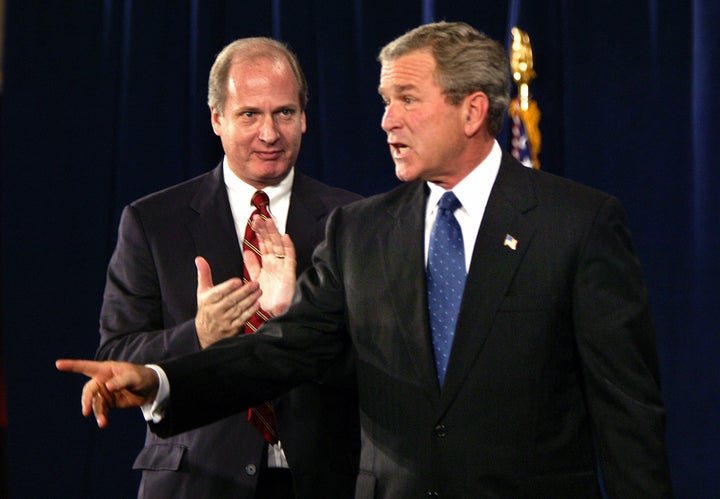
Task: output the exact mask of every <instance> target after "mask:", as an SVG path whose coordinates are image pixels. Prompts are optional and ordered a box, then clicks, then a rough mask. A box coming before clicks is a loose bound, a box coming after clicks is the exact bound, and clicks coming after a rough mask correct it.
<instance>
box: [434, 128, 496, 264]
mask: <svg viewBox="0 0 720 499" xmlns="http://www.w3.org/2000/svg"><path fill="white" fill-rule="evenodd" d="M501 160H502V150H501V149H500V144H498V143H497V141H495V143H494V144H493V147H492V149H491V150H490V154H488V156H487V157H486V158H485V159H484V160H483V162H482V163H480V164H479V165H478V166H476V167H475V169H474V170H473V171H471V172H470V173H469V174H468V176H467V177H465V178H464V179H462V180H461V181H460V182H459V183H458V184H457V185H456V186H455V187H454V188H453V189H452V192H454V193H455V196H456V197H457V198H458V201H460V204H461V205H462V206H461V207H460V208H458V209H457V210H456V211H455V218H456V219H457V221H458V224H460V230H462V235H463V245H464V247H465V248H464V249H465V271H468V270H469V269H470V260H471V259H472V254H473V249H474V248H475V240H476V239H477V233H478V230H479V229H480V224H481V223H482V219H483V216H484V215H485V207H486V206H487V202H488V199H489V198H490V191H491V190H492V186H493V184H494V183H495V178H496V177H497V174H498V170H499V169H500V161H501ZM427 185H428V187H429V188H430V195H429V196H428V200H427V206H426V208H425V265H426V266H427V254H428V247H429V246H430V231H431V230H432V226H433V223H435V216H436V214H437V204H438V202H439V201H440V198H441V197H442V195H443V194H445V192H446V191H445V189H443V188H442V187H440V186H439V185H436V184H433V183H432V182H428V183H427Z"/></svg>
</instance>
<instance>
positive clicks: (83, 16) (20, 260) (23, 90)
mask: <svg viewBox="0 0 720 499" xmlns="http://www.w3.org/2000/svg"><path fill="white" fill-rule="evenodd" d="M440 19H446V20H451V21H455V20H463V21H466V22H469V23H470V24H472V25H474V26H476V27H477V28H478V29H480V30H483V31H485V32H486V33H488V34H489V35H491V36H492V37H494V38H497V39H500V40H503V41H505V40H507V38H508V33H509V27H511V26H512V25H514V24H517V25H519V26H520V27H521V28H523V29H525V30H526V31H527V32H528V33H529V34H530V36H531V40H532V43H533V49H534V54H535V69H536V71H537V73H538V77H537V79H536V80H535V81H534V82H533V83H532V84H531V91H532V93H533V95H534V98H535V99H536V100H537V101H538V104H539V107H540V109H541V111H542V113H543V114H542V120H541V122H540V127H541V131H542V133H543V145H542V151H541V153H540V159H541V162H542V168H543V169H544V170H547V171H550V172H553V173H557V174H560V175H564V176H566V177H569V178H572V179H575V180H578V181H580V182H583V183H587V184H590V185H592V186H595V187H598V188H600V189H603V190H605V191H608V192H610V193H612V194H615V195H616V196H618V197H619V198H620V199H621V200H622V201H623V203H624V204H625V207H626V208H627V211H628V214H629V217H630V222H631V227H632V229H633V232H634V239H635V243H636V246H637V250H638V252H639V255H640V258H641V260H642V263H643V265H644V268H645V272H646V278H647V282H648V287H649V291H650V298H651V301H652V306H653V311H654V316H655V319H656V324H657V341H658V350H659V356H660V361H661V367H662V381H663V388H664V393H665V399H666V402H667V407H668V443H669V449H670V460H671V468H672V474H673V482H674V485H675V491H676V495H677V497H688V498H700V497H716V496H717V493H718V476H717V475H718V470H720V389H719V388H720V374H719V371H718V368H717V365H718V364H717V360H716V359H717V357H718V354H720V334H719V331H718V329H719V328H718V319H719V318H720V317H719V316H720V312H719V309H720V292H719V291H718V282H719V281H720V263H719V262H718V255H720V223H719V222H720V202H719V201H718V199H719V197H718V194H717V193H716V192H715V191H717V190H718V188H719V187H720V156H719V154H718V144H717V141H718V137H720V125H719V124H718V115H719V114H720V100H719V98H718V93H717V85H718V82H720V71H719V70H718V61H720V53H718V52H719V50H720V36H718V34H717V31H716V29H715V24H716V23H717V20H718V19H720V2H717V1H716V0H693V1H688V0H677V1H672V0H668V1H662V2H661V1H659V0H657V1H652V0H651V1H647V0H646V1H640V0H639V1H633V2H628V1H627V0H617V1H610V0H606V1H587V2H585V1H583V2H581V1H573V0H568V1H543V2H539V1H522V0H514V1H504V0H502V1H501V0H475V1H466V0H436V1H431V0H424V1H418V0H414V1H411V0H364V1H361V0H353V1H350V0H348V1H344V2H343V1H330V0H327V1H321V0H287V1H280V0H275V1H229V0H227V1H221V0H205V1H202V2H201V1H199V0H185V1H161V0H152V1H130V0H127V1H124V2H123V1H112V0H104V1H101V0H92V1H66V0H62V1H61V0H54V1H53V0H48V1H43V2H40V1H35V0H6V13H5V22H6V25H5V34H6V37H5V54H4V75H5V81H4V89H3V95H2V101H1V108H0V120H1V123H2V134H1V136H0V153H1V160H2V177H1V180H0V182H1V193H0V195H1V198H0V202H1V205H0V216H1V219H2V226H1V232H0V241H1V244H2V253H1V254H0V258H1V260H0V262H1V264H2V283H1V287H0V293H1V295H2V304H1V307H2V308H1V309H0V313H1V314H2V336H3V351H4V369H5V377H6V383H7V402H8V423H7V474H8V478H7V480H8V489H9V491H10V496H11V497H17V498H25V497H38V498H39V497H58V498H60V497H67V498H86V497H87V498H90V497H93V498H94V497H104V498H111V497H133V496H134V495H135V492H136V487H137V483H138V480H139V474H138V473H136V472H133V471H131V470H130V467H131V464H132V461H133V459H134V456H135V454H136V452H137V451H138V450H139V449H140V448H141V445H142V440H143V434H144V423H143V422H142V420H141V417H140V415H139V414H138V413H136V412H135V411H126V412H121V413H116V414H113V417H112V421H111V427H110V429H108V430H104V431H101V430H98V429H97V428H96V426H95V423H94V421H93V420H86V419H84V418H82V417H81V415H80V404H79V399H80V388H81V386H82V384H83V383H84V380H83V379H82V378H81V377H79V376H73V375H69V374H61V373H58V372H56V371H55V369H54V365H53V361H54V360H55V359H56V358H58V357H90V356H92V355H93V354H94V351H95V348H96V346H97V344H98V339H99V337H98V333H97V329H98V326H97V321H98V312H99V308H100V302H101V297H102V290H103V286H104V279H105V268H106V265H107V262H108V260H109V257H110V253H111V251H112V249H113V247H114V244H115V238H116V230H117V223H118V218H119V214H120V211H121V209H122V207H123V206H124V205H125V204H126V203H128V202H130V201H132V200H133V199H135V198H138V197H140V196H142V195H144V194H147V193H150V192H152V191H155V190H157V189H159V188H162V187H166V186H169V185H171V184H174V183H176V182H179V181H181V180H184V179H187V178H190V177H191V176H195V175H196V174H199V173H201V172H204V171H206V170H208V169H210V168H211V167H213V166H214V165H215V164H216V163H217V161H218V160H219V159H220V158H221V150H220V144H219V140H218V139H217V138H216V137H215V136H214V135H213V133H212V130H211V127H210V123H209V112H208V110H207V106H206V104H205V98H206V91H207V74H208V71H209V68H210V65H211V63H212V61H213V58H214V56H215V54H216V53H217V52H218V51H219V50H220V48H221V47H222V46H223V45H225V44H226V43H228V42H230V41H231V40H233V39H235V38H238V37H243V36H251V35H270V36H276V37H278V38H280V39H282V40H284V41H285V42H287V43H289V44H290V45H291V47H292V48H293V49H294V50H295V51H296V52H297V53H298V55H299V58H300V61H301V63H302V64H303V67H304V68H305V71H306V73H307V77H308V80H309V83H310V93H311V95H310V104H309V109H308V128H309V130H308V132H307V134H306V136H305V139H304V142H303V147H302V152H301V155H300V159H299V165H298V166H299V168H300V169H302V170H304V171H305V172H308V173H309V174H311V175H313V176H315V177H317V178H319V179H321V180H324V181H326V182H328V183H330V184H334V185H338V186H342V187H346V188H348V189H351V190H354V191H357V192H360V193H362V194H366V195H369V194H373V193H376V192H380V191H384V190H387V189H388V188H391V187H393V186H394V185H396V183H397V181H396V180H395V178H394V173H393V165H392V162H391V160H390V156H389V154H388V151H387V148H386V145H385V142H384V135H383V133H382V132H381V130H380V126H379V123H380V117H381V113H382V106H381V102H380V99H379V97H378V96H377V92H376V88H377V77H378V70H379V66H378V64H377V62H376V61H375V56H376V54H377V52H378V49H379V48H380V47H381V46H382V45H384V44H385V43H386V42H388V41H389V40H391V39H392V38H394V37H396V36H398V35H400V34H401V33H403V32H404V31H406V30H407V29H410V28H412V27H415V26H416V25H418V24H421V23H422V22H424V21H429V20H440ZM503 142H504V143H503V145H507V142H506V139H504V138H503ZM191 264H192V262H191Z"/></svg>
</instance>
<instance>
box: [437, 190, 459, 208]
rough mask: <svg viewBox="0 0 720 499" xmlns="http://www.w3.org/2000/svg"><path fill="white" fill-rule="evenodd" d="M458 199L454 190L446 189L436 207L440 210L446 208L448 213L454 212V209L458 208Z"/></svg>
mask: <svg viewBox="0 0 720 499" xmlns="http://www.w3.org/2000/svg"><path fill="white" fill-rule="evenodd" d="M461 206H462V204H460V200H459V199H458V198H457V196H456V195H455V193H454V192H452V191H448V192H446V193H445V194H443V195H442V197H441V198H440V201H439V202H438V208H439V209H441V210H448V211H449V212H450V213H455V210H457V209H458V208H460V207H461Z"/></svg>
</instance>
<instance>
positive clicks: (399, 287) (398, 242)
mask: <svg viewBox="0 0 720 499" xmlns="http://www.w3.org/2000/svg"><path fill="white" fill-rule="evenodd" d="M408 189H409V192H408V193H406V195H405V196H404V197H403V200H402V202H401V203H398V204H397V205H394V206H392V207H391V208H390V209H389V210H388V213H387V215H386V216H387V217H388V221H389V222H388V223H387V224H384V225H385V227H386V230H384V231H381V230H379V231H378V232H377V233H376V237H377V244H378V254H379V255H380V259H379V262H380V265H381V269H382V274H383V276H384V278H385V285H386V286H387V287H388V288H389V289H390V296H391V297H392V312H393V314H394V315H395V320H396V322H397V324H399V328H400V334H401V336H402V339H403V341H404V343H405V346H406V348H407V351H408V353H409V355H410V358H411V359H412V362H413V365H414V367H415V374H416V375H417V377H418V379H419V380H420V382H421V384H422V386H423V387H424V388H425V390H426V392H427V394H428V397H429V399H430V400H433V401H436V400H437V399H438V398H439V395H440V391H439V386H438V382H437V374H436V372H435V361H434V358H433V351H432V343H431V340H430V326H429V323H428V314H427V291H426V290H427V287H426V283H425V256H424V243H423V240H424V239H423V234H424V230H425V202H426V198H427V196H426V194H425V184H424V182H420V181H418V182H415V183H413V184H412V185H409V186H408ZM378 305H380V304H378Z"/></svg>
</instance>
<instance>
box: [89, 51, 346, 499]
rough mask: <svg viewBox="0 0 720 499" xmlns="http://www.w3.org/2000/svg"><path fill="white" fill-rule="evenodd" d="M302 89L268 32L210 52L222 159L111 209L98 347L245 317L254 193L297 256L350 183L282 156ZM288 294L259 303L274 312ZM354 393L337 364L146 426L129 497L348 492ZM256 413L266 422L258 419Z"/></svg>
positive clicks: (139, 358)
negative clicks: (176, 421)
mask: <svg viewBox="0 0 720 499" xmlns="http://www.w3.org/2000/svg"><path fill="white" fill-rule="evenodd" d="M307 93H308V92H307V83H306V81H305V76H304V75H303V72H302V69H301V68H300V64H299V63H298V60H297V58H296V57H295V55H294V54H293V53H292V52H291V51H290V50H288V48H287V47H286V46H285V45H283V44H282V43H280V42H278V41H276V40H273V39H270V38H243V39H240V40H236V41H234V42H233V43H231V44H229V45H227V46H226V47H225V48H224V49H223V50H222V51H221V52H220V53H219V54H218V56H217V58H216V60H215V63H214V64H213V66H212V69H211V71H210V78H209V82H208V106H209V108H210V118H211V123H212V127H213V130H214V132H215V133H216V135H218V136H219V137H220V140H221V142H222V146H223V150H224V153H225V155H224V158H223V160H222V161H221V162H220V164H218V165H217V167H216V168H215V169H213V170H212V171H210V172H208V173H206V174H204V175H201V176H199V177H197V178H195V179H192V180H189V181H187V182H184V183H182V184H180V185H177V186H173V187H170V188H168V189H165V190H163V191H160V192H157V193H154V194H151V195H149V196H146V197H144V198H143V199H140V200H137V201H135V202H133V203H131V204H130V205H129V206H127V207H126V208H125V209H124V211H123V215H122V219H121V222H120V229H119V236H118V242H117V247H116V248H115V252H114V254H113V256H112V259H111V261H110V265H109V268H108V274H107V284H106V288H105V297H104V301H103V306H102V312H101V317H100V336H101V340H100V347H99V349H98V352H97V358H98V359H112V360H124V361H131V362H140V363H157V362H161V361H166V360H168V359H170V358H173V357H177V356H180V355H185V354H189V353H193V352H197V351H200V350H202V349H205V348H207V347H209V346H211V345H212V344H214V343H216V342H217V341H219V340H221V339H222V338H225V337H233V336H237V335H243V334H245V333H246V332H250V331H252V330H253V329H252V328H254V327H256V326H255V325H254V324H255V323H254V322H253V320H254V317H255V316H256V309H257V306H258V296H259V295H260V291H259V290H258V289H257V287H255V288H253V287H252V285H250V286H243V257H242V247H243V245H244V244H245V242H244V239H245V236H246V225H247V220H248V218H249V217H250V216H251V214H252V212H253V210H254V209H255V207H254V206H253V205H252V204H251V200H253V199H255V196H256V194H257V193H262V194H264V199H265V200H266V202H265V204H264V206H266V207H267V208H268V209H269V214H270V216H271V217H272V219H273V220H274V221H275V224H276V225H277V227H278V228H279V229H280V230H281V231H283V232H287V234H289V235H291V236H292V238H293V240H294V241H295V243H296V247H297V255H296V260H297V271H298V272H299V271H302V270H303V269H305V268H306V267H309V266H310V256H311V253H312V250H313V249H314V248H315V246H316V245H317V244H318V243H319V242H320V241H321V240H322V236H323V230H324V226H325V221H326V219H327V217H328V215H329V214H330V212H331V210H332V209H333V208H335V207H336V206H339V205H342V204H346V203H348V202H350V201H354V200H357V199H359V198H360V196H357V195H355V194H351V193H349V192H347V191H344V190H341V189H335V188H332V187H329V186H327V185H324V184H321V183H320V182H317V181H315V180H313V179H311V178H310V177H308V176H306V175H304V174H302V173H301V172H300V171H297V169H296V168H295V164H296V160H297V157H298V154H299V151H300V143H301V139H302V135H303V133H304V132H305V127H306V122H305V107H306V105H307V99H308V97H307ZM196 256H200V257H201V258H198V259H197V265H198V272H202V274H201V275H202V277H201V278H200V279H198V274H197V273H196V268H195V264H194V263H193V262H194V261H195V258H196ZM210 267H212V274H210ZM292 280H293V281H294V275H293V276H292ZM213 281H214V282H215V283H217V284H216V285H215V284H214V282H213ZM251 284H254V283H251ZM291 295H292V290H290V293H289V296H288V297H286V299H285V300H284V303H282V304H280V305H279V306H277V307H275V306H268V307H267V308H266V309H265V310H264V311H263V314H264V316H265V317H267V316H273V315H277V314H280V313H282V312H283V311H284V309H285V308H286V307H287V304H288V302H289V299H290V297H291ZM251 319H252V320H251ZM246 323H247V325H246ZM343 383H344V384H343ZM355 398H356V396H355V390H354V382H353V381H352V378H351V377H349V378H348V379H347V380H345V379H343V380H341V382H340V383H339V384H337V386H332V385H329V384H325V385H320V384H317V383H308V384H305V385H302V386H299V387H297V388H296V389H294V390H292V391H290V392H289V393H288V394H286V395H285V396H283V397H280V398H279V399H278V400H274V401H273V404H272V406H271V405H267V404H266V405H264V406H263V408H265V407H267V412H268V413H267V414H265V413H264V412H262V413H261V412H260V411H259V410H258V411H256V412H251V413H249V414H248V413H247V412H246V413H245V414H242V415H236V416H232V417H228V418H224V419H222V420H221V421H218V422H214V423H213V424H210V425H207V426H204V427H202V428H199V429H196V430H193V431H188V432H185V433H182V434H180V435H176V436H174V437H172V438H169V439H161V438H158V437H157V436H156V435H155V434H153V433H151V432H148V434H147V437H146V441H145V447H144V449H143V450H142V451H141V452H140V454H139V455H138V457H137V459H136V460H135V464H134V466H133V467H134V468H135V469H139V470H142V481H141V484H140V490H139V493H138V496H139V497H142V498H145V497H147V498H153V499H154V498H157V497H173V498H188V499H189V498H193V499H194V498H197V497H212V498H223V497H227V498H234V499H238V498H240V499H242V498H246V499H251V498H253V499H257V498H264V497H269V498H292V497H296V496H297V497H306V498H317V497H327V498H329V499H330V498H332V499H334V498H337V497H350V496H352V493H353V490H354V480H355V474H356V471H357V470H356V468H357V450H358V449H359V436H358V435H359V430H358V428H357V422H356V421H357V404H356V401H355ZM263 411H265V409H263ZM260 417H266V418H268V419H270V418H273V417H274V418H275V419H276V421H274V422H271V423H270V424H269V425H268V426H263V425H260V427H259V429H258V428H257V427H256V426H257V421H258V418H260ZM249 418H250V420H249ZM271 433H272V434H271ZM278 437H279V438H278ZM291 474H292V480H291ZM293 484H294V489H295V490H294V492H293Z"/></svg>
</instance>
